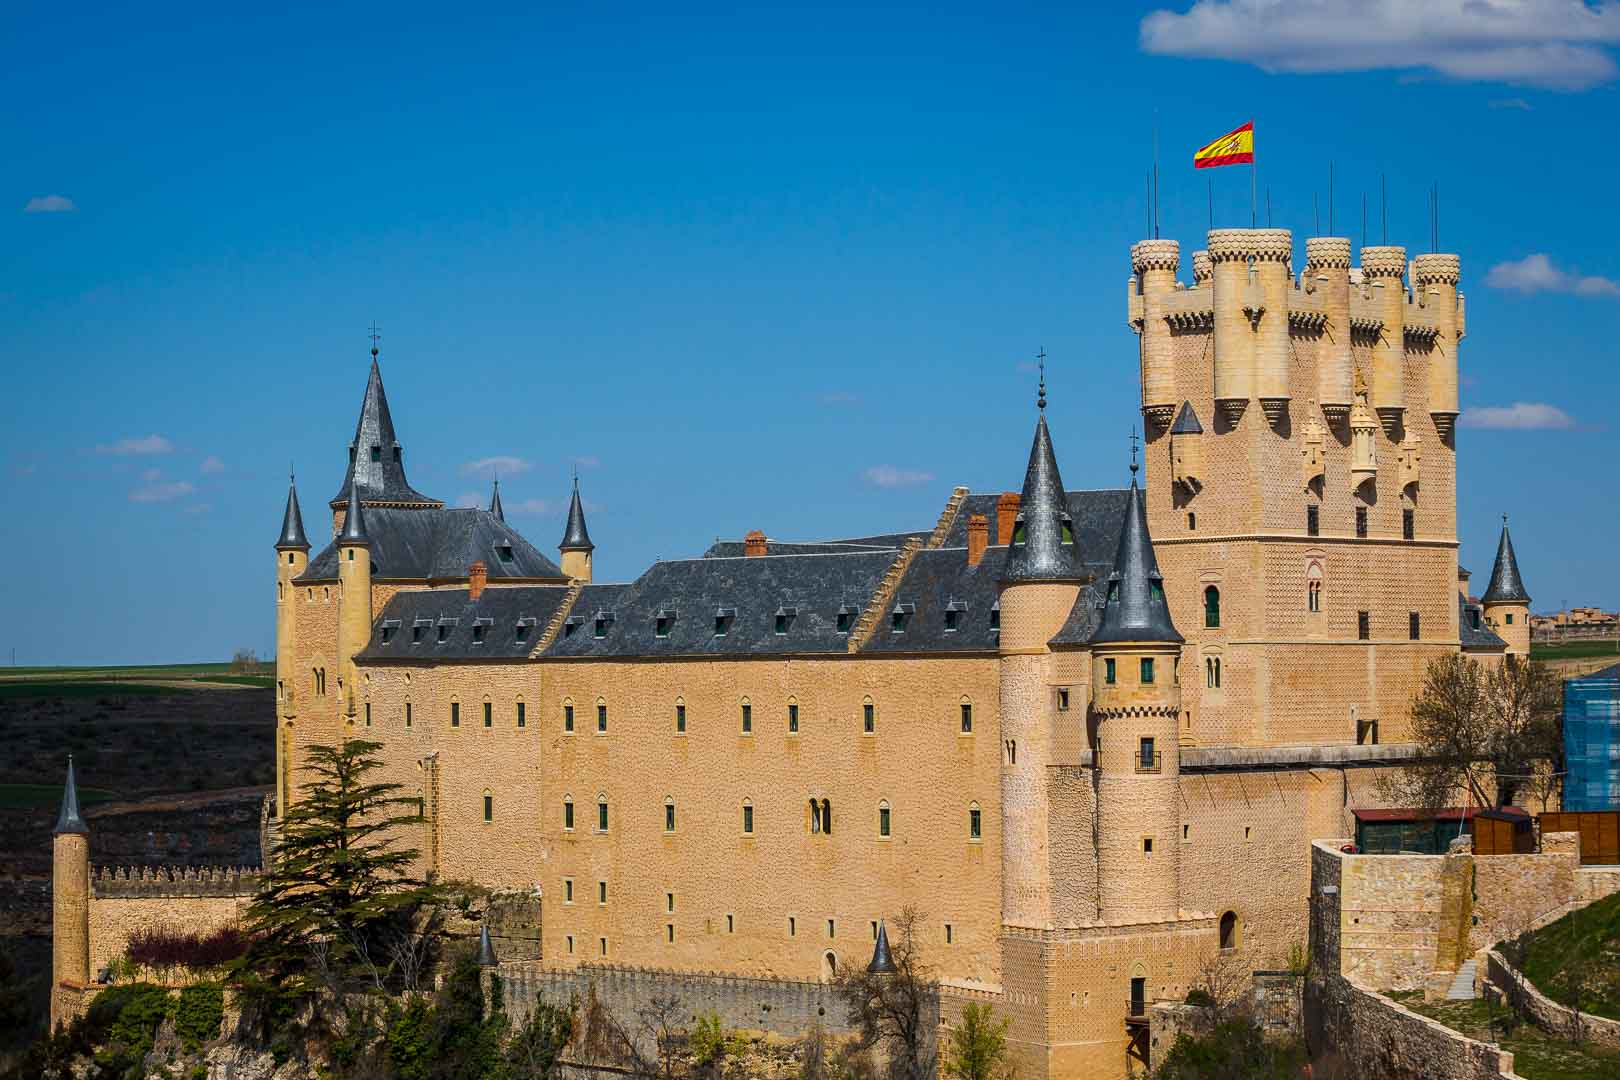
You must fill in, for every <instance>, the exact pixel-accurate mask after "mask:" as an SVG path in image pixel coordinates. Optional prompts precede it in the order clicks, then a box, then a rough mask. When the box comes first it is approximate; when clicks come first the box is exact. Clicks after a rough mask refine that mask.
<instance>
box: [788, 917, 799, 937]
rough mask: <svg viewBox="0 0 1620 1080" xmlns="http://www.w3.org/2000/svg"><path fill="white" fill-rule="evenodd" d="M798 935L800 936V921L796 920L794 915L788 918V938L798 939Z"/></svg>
mask: <svg viewBox="0 0 1620 1080" xmlns="http://www.w3.org/2000/svg"><path fill="white" fill-rule="evenodd" d="M798 935H799V920H798V919H795V918H794V917H793V916H792V915H789V916H788V937H797V936H798Z"/></svg>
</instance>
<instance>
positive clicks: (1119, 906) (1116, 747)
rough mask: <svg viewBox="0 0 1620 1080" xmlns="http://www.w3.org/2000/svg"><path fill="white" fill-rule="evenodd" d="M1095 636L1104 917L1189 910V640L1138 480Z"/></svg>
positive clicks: (1161, 916) (1151, 918) (1144, 917)
mask: <svg viewBox="0 0 1620 1080" xmlns="http://www.w3.org/2000/svg"><path fill="white" fill-rule="evenodd" d="M1090 643H1091V656H1092V665H1093V666H1092V676H1091V687H1092V697H1091V710H1092V719H1093V721H1094V722H1095V725H1096V732H1097V747H1096V768H1097V777H1098V779H1097V815H1098V822H1097V824H1098V828H1097V906H1098V916H1099V917H1100V918H1101V919H1102V921H1104V922H1110V923H1123V922H1157V921H1161V920H1167V919H1174V918H1175V917H1176V916H1177V914H1178V912H1179V910H1180V907H1181V872H1180V853H1181V782H1180V762H1181V757H1180V750H1179V746H1178V743H1179V740H1178V736H1179V731H1178V727H1177V721H1178V718H1179V716H1180V713H1181V686H1180V683H1179V676H1178V672H1177V670H1176V664H1177V661H1179V660H1180V658H1181V645H1182V637H1181V634H1180V633H1178V632H1177V630H1176V628H1175V624H1174V623H1173V622H1171V620H1170V609H1169V606H1168V605H1167V604H1166V602H1165V596H1164V579H1163V578H1162V577H1161V576H1160V574H1159V564H1158V561H1157V559H1155V558H1154V555H1153V541H1152V538H1151V537H1150V536H1149V535H1148V525H1147V507H1146V505H1145V504H1144V501H1143V498H1142V491H1141V489H1140V488H1139V487H1137V486H1136V481H1135V478H1134V477H1133V478H1132V480H1131V490H1130V497H1129V502H1128V503H1127V504H1126V508H1125V522H1124V525H1123V527H1122V528H1121V530H1120V537H1119V548H1118V550H1117V551H1116V553H1115V556H1114V570H1113V573H1111V574H1110V575H1109V576H1108V590H1107V594H1106V596H1105V599H1104V602H1103V612H1102V617H1101V618H1100V619H1099V620H1098V622H1097V629H1096V630H1095V631H1094V632H1093V633H1092V635H1091V642H1090Z"/></svg>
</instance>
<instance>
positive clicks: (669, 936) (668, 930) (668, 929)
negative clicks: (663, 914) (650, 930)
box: [664, 923, 675, 943]
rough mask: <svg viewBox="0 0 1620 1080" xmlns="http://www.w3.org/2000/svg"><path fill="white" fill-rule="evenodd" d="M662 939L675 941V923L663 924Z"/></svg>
mask: <svg viewBox="0 0 1620 1080" xmlns="http://www.w3.org/2000/svg"><path fill="white" fill-rule="evenodd" d="M664 940H665V941H668V942H670V943H673V942H674V941H675V924H674V923H665V924H664Z"/></svg>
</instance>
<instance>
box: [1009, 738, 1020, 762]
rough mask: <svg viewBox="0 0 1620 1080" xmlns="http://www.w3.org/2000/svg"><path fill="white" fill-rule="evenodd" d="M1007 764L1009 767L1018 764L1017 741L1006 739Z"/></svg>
mask: <svg viewBox="0 0 1620 1080" xmlns="http://www.w3.org/2000/svg"><path fill="white" fill-rule="evenodd" d="M1007 764H1009V765H1016V764H1018V740H1017V739H1008V740H1007Z"/></svg>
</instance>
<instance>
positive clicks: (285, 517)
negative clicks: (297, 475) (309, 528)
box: [276, 476, 309, 551]
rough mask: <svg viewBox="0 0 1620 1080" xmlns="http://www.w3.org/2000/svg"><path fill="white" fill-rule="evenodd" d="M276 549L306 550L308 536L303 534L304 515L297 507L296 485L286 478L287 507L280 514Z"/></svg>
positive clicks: (290, 478)
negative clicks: (279, 528) (279, 530)
mask: <svg viewBox="0 0 1620 1080" xmlns="http://www.w3.org/2000/svg"><path fill="white" fill-rule="evenodd" d="M276 550H277V551H308V550H309V538H308V537H307V536H305V535H304V515H303V512H302V511H300V510H299V509H298V485H297V484H296V483H294V482H293V479H292V477H290V476H289V477H288V478H287V509H286V511H285V512H284V513H283V514H282V515H281V537H280V538H279V539H278V540H277V541H276Z"/></svg>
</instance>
